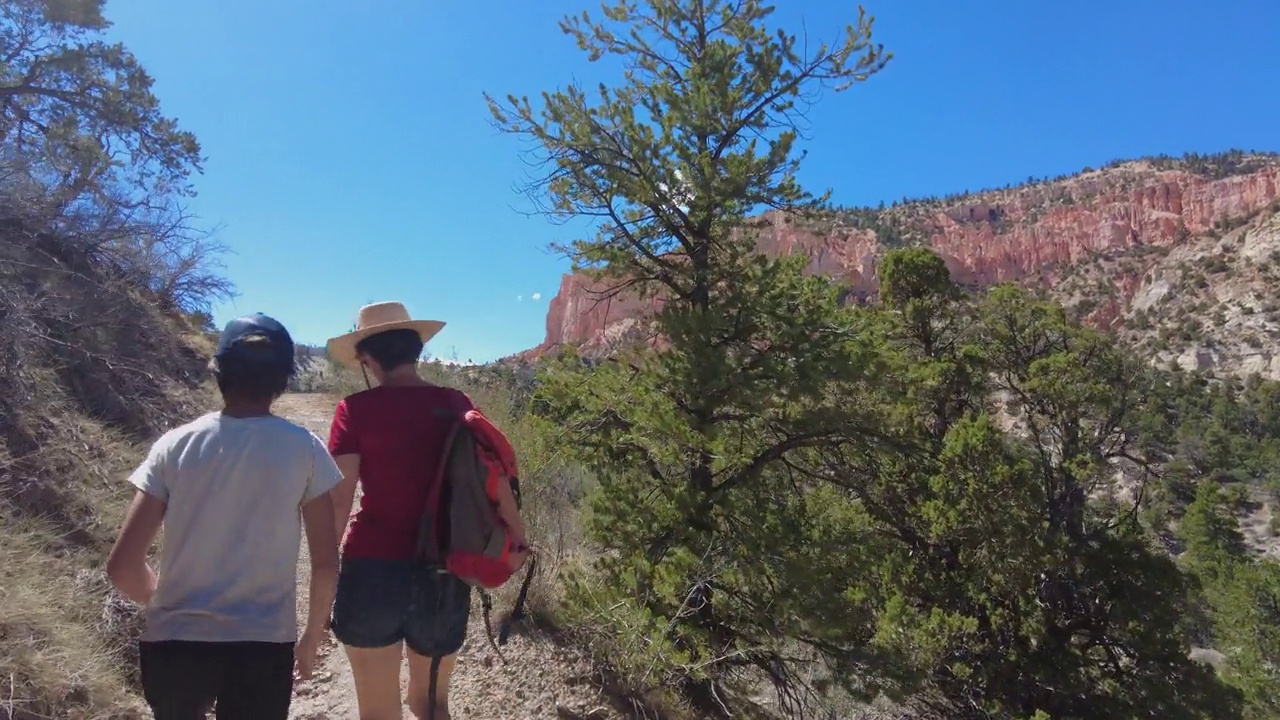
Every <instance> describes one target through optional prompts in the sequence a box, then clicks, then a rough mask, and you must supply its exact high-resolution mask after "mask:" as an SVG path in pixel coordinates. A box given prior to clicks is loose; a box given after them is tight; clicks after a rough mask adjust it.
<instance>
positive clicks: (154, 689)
mask: <svg viewBox="0 0 1280 720" xmlns="http://www.w3.org/2000/svg"><path fill="white" fill-rule="evenodd" d="M139 655H140V663H141V665H142V693H143V696H144V697H146V699H147V704H148V705H150V706H151V712H152V713H153V714H154V715H155V718H156V720H204V718H205V714H206V713H207V712H208V711H209V710H210V709H212V708H213V706H214V703H215V701H216V702H217V712H216V715H215V717H216V718H218V720H287V718H288V717H289V703H290V701H291V700H292V699H293V643H262V642H187V641H182V640H166V641H162V642H144V643H141V645H140V646H139Z"/></svg>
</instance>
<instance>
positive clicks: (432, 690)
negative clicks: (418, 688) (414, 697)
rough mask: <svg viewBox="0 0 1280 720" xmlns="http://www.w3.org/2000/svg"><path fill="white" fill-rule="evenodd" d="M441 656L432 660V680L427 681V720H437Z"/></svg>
mask: <svg viewBox="0 0 1280 720" xmlns="http://www.w3.org/2000/svg"><path fill="white" fill-rule="evenodd" d="M441 659H442V658H441V657H440V656H438V655H437V656H435V657H433V658H431V679H430V680H428V681H427V720H436V696H437V695H439V693H440V688H439V687H438V685H439V682H440V660H441Z"/></svg>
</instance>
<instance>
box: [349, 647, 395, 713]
mask: <svg viewBox="0 0 1280 720" xmlns="http://www.w3.org/2000/svg"><path fill="white" fill-rule="evenodd" d="M402 647H403V644H402V643H396V644H394V645H388V646H387V647H381V648H356V647H349V646H345V645H344V646H343V649H344V650H345V651H346V653H347V661H348V662H349V663H350V664H351V677H352V679H353V680H354V681H355V686H356V705H357V706H358V707H359V709H360V720H401V718H402V717H403V715H402V714H401V713H400V657H401V655H402V654H403V650H402Z"/></svg>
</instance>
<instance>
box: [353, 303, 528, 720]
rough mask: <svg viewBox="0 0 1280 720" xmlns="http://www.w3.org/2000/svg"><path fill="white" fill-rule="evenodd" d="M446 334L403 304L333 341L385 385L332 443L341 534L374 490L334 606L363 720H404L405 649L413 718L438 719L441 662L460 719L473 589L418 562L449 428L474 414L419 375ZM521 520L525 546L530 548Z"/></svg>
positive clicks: (360, 403) (444, 712) (357, 397)
mask: <svg viewBox="0 0 1280 720" xmlns="http://www.w3.org/2000/svg"><path fill="white" fill-rule="evenodd" d="M443 326H444V323H441V322H437V321H430V320H427V321H414V320H410V319H409V316H408V313H407V312H406V311H405V310H404V307H403V306H402V305H400V304H399V303H379V304H377V305H371V306H367V307H365V308H363V309H362V310H361V313H360V320H359V321H358V323H357V328H358V329H357V330H356V331H355V332H354V333H349V334H347V335H344V336H342V337H339V338H334V339H333V340H330V341H329V354H330V356H331V357H333V358H334V359H335V360H338V361H339V362H342V363H344V364H346V365H349V366H354V367H361V368H362V369H365V370H367V371H368V372H369V373H370V374H372V375H373V376H374V378H375V379H376V380H377V381H378V387H376V388H373V389H370V390H366V391H363V392H359V393H356V394H354V395H351V396H349V397H347V398H345V399H343V400H342V402H341V403H339V404H338V407H337V409H336V411H335V412H334V418H333V425H332V428H331V430H330V435H329V452H330V453H331V454H332V455H333V456H334V459H335V460H336V461H337V464H338V467H339V468H340V469H341V470H342V474H343V480H342V482H340V483H339V484H338V486H337V487H336V488H334V490H333V501H334V512H335V513H336V515H337V518H338V520H337V522H338V534H339V537H341V536H342V535H343V531H344V530H346V525H347V519H348V516H349V515H350V512H351V507H352V503H353V500H354V497H355V490H356V485H357V480H358V482H359V486H360V489H361V491H362V494H361V497H360V509H359V511H357V512H356V514H355V516H354V517H353V518H351V525H350V529H349V530H347V531H346V537H345V539H344V541H343V543H342V565H341V570H340V571H339V575H338V590H337V597H336V599H335V601H334V607H333V634H334V636H335V637H336V638H337V639H338V641H339V642H341V643H342V644H343V645H344V646H345V650H346V653H347V658H348V659H349V660H350V663H351V672H352V675H353V676H354V680H355V686H356V701H357V703H358V704H359V712H360V717H361V719H362V720H383V719H386V720H392V719H394V720H399V718H400V716H401V713H400V708H401V698H400V658H401V657H402V655H403V654H404V653H403V652H402V647H407V648H408V650H409V652H408V653H407V655H408V658H409V698H408V705H409V707H410V710H412V711H413V713H414V715H416V716H418V717H420V718H426V717H428V712H427V711H428V707H429V706H430V705H431V704H432V702H431V695H432V693H431V692H430V686H431V684H432V683H431V674H432V665H433V664H435V665H438V671H437V673H436V678H435V679H436V683H435V703H434V705H435V707H434V710H435V713H434V718H435V720H448V718H449V714H448V689H449V676H450V675H451V674H452V671H453V665H454V661H455V659H456V656H457V652H458V651H459V650H460V649H461V648H462V643H463V640H464V638H465V637H466V631H467V619H468V615H469V614H470V609H471V588H470V586H468V585H467V584H466V583H464V582H462V581H461V580H459V579H458V578H457V577H455V576H453V575H450V574H448V573H445V572H441V571H438V570H436V569H432V568H428V567H426V566H425V565H424V564H422V563H421V562H419V561H417V560H415V559H414V557H413V556H414V548H415V545H416V543H417V537H418V528H419V525H420V522H421V519H422V513H423V510H424V508H425V505H426V499H427V493H428V491H429V490H430V487H429V484H430V482H431V481H432V479H433V477H432V476H433V473H434V470H435V468H437V467H438V466H439V464H440V462H439V461H440V454H441V451H442V448H443V445H444V441H445V438H446V431H447V429H448V427H449V423H450V422H451V421H452V420H453V419H455V418H457V417H459V416H460V415H461V414H462V413H465V412H466V411H468V410H471V409H473V407H474V406H473V405H472V404H471V400H470V398H468V397H467V396H466V394H464V393H462V392H460V391H458V390H454V389H451V388H445V387H439V386H436V385H432V384H430V383H428V382H427V381H425V380H423V379H422V378H421V377H419V376H418V369H417V363H418V358H419V357H420V356H421V355H422V349H423V344H424V343H425V341H426V340H428V339H429V338H430V337H431V336H433V335H435V334H436V333H437V332H439V330H440V328H442V327H443ZM514 521H515V523H514V524H513V525H512V527H511V531H512V533H513V535H515V537H514V538H513V539H514V540H516V541H518V544H519V545H524V529H523V526H521V525H520V524H519V520H518V518H515V519H514ZM433 659H434V661H435V662H434V663H433Z"/></svg>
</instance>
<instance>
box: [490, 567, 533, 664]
mask: <svg viewBox="0 0 1280 720" xmlns="http://www.w3.org/2000/svg"><path fill="white" fill-rule="evenodd" d="M537 567H538V556H537V555H534V554H531V555H529V569H528V570H526V571H525V573H524V582H522V583H520V594H519V595H517V596H516V604H515V606H514V607H512V608H511V614H509V615H507V616H506V617H505V618H503V620H502V624H501V625H500V626H499V627H498V644H499V645H506V644H507V640H508V639H509V638H510V637H511V627H512V626H513V625H515V624H516V623H518V622H520V621H522V620H524V605H525V601H526V600H528V599H529V586H530V585H531V584H532V582H533V571H534V570H535V569H537Z"/></svg>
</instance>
